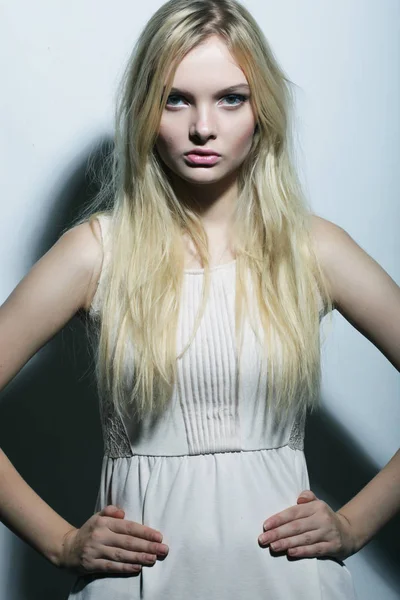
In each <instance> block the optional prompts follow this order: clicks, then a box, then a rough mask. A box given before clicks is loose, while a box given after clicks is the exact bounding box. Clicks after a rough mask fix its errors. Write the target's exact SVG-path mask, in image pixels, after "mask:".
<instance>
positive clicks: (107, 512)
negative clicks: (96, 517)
mask: <svg viewBox="0 0 400 600" xmlns="http://www.w3.org/2000/svg"><path fill="white" fill-rule="evenodd" d="M100 515H101V516H102V517H113V518H114V519H124V518H125V511H124V510H122V508H119V507H118V506H114V505H112V504H110V505H109V506H106V507H105V508H103V510H101V511H100Z"/></svg>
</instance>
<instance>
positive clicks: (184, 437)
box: [69, 217, 355, 600]
mask: <svg viewBox="0 0 400 600" xmlns="http://www.w3.org/2000/svg"><path fill="white" fill-rule="evenodd" d="M100 220H101V226H102V235H103V244H104V253H105V258H104V262H103V267H102V273H101V276H100V280H99V285H98V289H97V292H96V295H95V297H94V299H93V305H92V308H91V311H92V313H93V314H95V313H96V312H97V311H98V309H99V306H100V302H101V294H102V286H104V281H105V276H104V273H105V271H106V269H107V262H108V258H109V253H108V252H107V226H108V218H107V217H101V218H100ZM235 268H236V263H235V261H233V262H230V263H227V264H224V265H219V266H217V267H214V268H213V269H212V283H211V290H210V298H209V302H208V304H207V308H206V312H205V314H204V316H203V319H202V321H201V324H200V327H199V329H198V331H197V333H196V337H195V339H194V341H193V343H192V345H191V347H190V348H189V350H188V351H187V352H186V353H185V355H184V356H183V357H182V358H181V359H179V360H178V380H177V383H176V385H175V388H174V393H173V398H172V403H171V405H170V407H169V409H168V410H167V412H166V413H165V416H163V417H162V419H159V420H158V422H154V423H151V422H150V420H147V421H145V422H144V423H141V424H140V425H138V424H137V423H133V422H132V421H129V420H127V419H125V420H123V419H122V418H121V417H120V416H119V415H118V414H116V413H115V412H114V411H113V410H112V407H111V404H109V403H108V402H105V403H104V405H103V406H102V407H101V413H102V424H103V435H104V446H105V455H104V459H103V465H102V473H101V483H100V490H99V495H98V499H97V503H96V507H95V510H96V511H98V510H101V509H102V508H103V507H104V506H106V505H108V504H116V505H118V506H120V507H122V508H123V509H124V510H125V513H126V517H125V518H126V519H129V520H132V521H136V522H139V523H142V524H144V525H148V526H149V527H152V528H154V529H158V530H159V531H161V532H162V534H163V536H164V537H163V543H165V544H167V545H168V546H169V553H168V556H167V557H166V558H165V559H164V560H162V561H160V560H157V561H156V563H155V564H154V566H152V567H147V566H143V567H142V572H141V574H139V575H134V576H129V577H126V576H123V577H121V576H119V577H114V576H105V577H104V576H98V575H89V576H80V577H78V578H77V580H76V582H75V584H74V586H73V589H72V590H71V593H70V595H69V600H139V599H144V600H295V599H296V600H354V599H355V593H354V588H353V583H352V578H351V574H350V572H349V571H348V569H347V567H346V566H345V565H344V563H342V562H339V561H336V560H334V559H330V558H324V559H317V558H303V559H297V560H296V559H291V558H289V557H288V556H287V555H286V554H285V553H281V554H279V555H278V554H274V553H272V552H271V551H270V550H269V548H268V547H264V548H263V547H261V546H260V545H259V543H258V536H259V535H260V534H261V533H262V531H263V522H264V521H265V520H266V519H267V518H268V517H269V516H271V515H273V514H275V513H277V512H280V511H282V510H284V509H285V508H288V507H290V506H292V505H295V504H296V501H297V497H298V495H299V494H300V492H301V491H302V490H304V489H309V479H308V472H307V466H306V462H305V457H304V452H303V436H304V420H297V418H296V417H295V416H293V419H290V420H289V421H288V422H286V423H276V422H274V418H273V413H272V411H271V410H270V409H269V408H267V406H266V402H265V394H266V376H265V373H264V372H262V371H261V369H260V368H259V356H258V354H257V352H256V348H257V344H256V343H255V338H254V334H253V332H252V330H251V328H250V327H249V326H248V327H246V329H245V334H244V335H245V338H244V352H243V353H242V361H243V363H241V368H242V375H241V379H240V381H239V382H237V381H236V367H235V353H234V300H235V285H234V284H235ZM202 278H203V270H202V269H187V270H186V271H185V276H184V288H183V296H182V305H181V313H180V317H179V325H178V331H177V350H178V352H179V353H180V351H181V350H182V349H183V348H184V346H185V344H186V343H187V341H188V339H189V334H190V333H191V332H192V327H193V323H194V318H195V315H196V310H197V307H198V305H199V301H200V292H201V284H202ZM321 305H322V304H321ZM322 314H323V313H322V310H321V312H320V316H322Z"/></svg>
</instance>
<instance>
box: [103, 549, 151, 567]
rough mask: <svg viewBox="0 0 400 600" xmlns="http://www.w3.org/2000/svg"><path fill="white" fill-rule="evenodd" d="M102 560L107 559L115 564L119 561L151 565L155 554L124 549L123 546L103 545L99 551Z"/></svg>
mask: <svg viewBox="0 0 400 600" xmlns="http://www.w3.org/2000/svg"><path fill="white" fill-rule="evenodd" d="M101 558H102V560H109V561H112V562H113V563H115V564H119V563H130V564H139V565H145V566H146V567H152V566H153V565H154V564H155V562H156V560H157V556H156V555H155V554H149V553H147V552H140V551H138V552H130V551H129V550H124V549H123V548H120V547H119V546H118V547H112V546H105V547H103V548H102V553H101Z"/></svg>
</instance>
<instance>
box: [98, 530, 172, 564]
mask: <svg viewBox="0 0 400 600" xmlns="http://www.w3.org/2000/svg"><path fill="white" fill-rule="evenodd" d="M103 544H104V545H105V546H110V547H113V548H114V549H116V548H118V549H121V550H124V551H128V552H129V553H132V552H134V553H142V554H148V555H151V556H152V557H153V556H154V560H156V559H157V556H161V557H165V556H166V555H167V554H168V546H166V545H165V544H158V543H157V542H149V541H147V540H144V539H141V538H137V537H133V536H130V535H123V534H117V533H114V532H110V535H109V536H108V537H107V539H106V540H104V542H103ZM118 560H120V559H118ZM121 562H124V561H123V560H122V559H121ZM140 562H141V561H140Z"/></svg>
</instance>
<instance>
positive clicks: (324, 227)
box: [310, 214, 348, 301]
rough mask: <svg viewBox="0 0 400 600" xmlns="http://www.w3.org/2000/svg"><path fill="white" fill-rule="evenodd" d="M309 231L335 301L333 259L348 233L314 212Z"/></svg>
mask: <svg viewBox="0 0 400 600" xmlns="http://www.w3.org/2000/svg"><path fill="white" fill-rule="evenodd" d="M310 232H311V239H312V242H313V247H314V251H315V253H316V256H317V259H318V262H319V264H320V266H321V268H322V270H323V273H324V275H325V277H326V279H327V283H328V285H329V288H330V293H331V295H332V298H333V301H335V294H334V288H335V286H334V277H335V275H334V271H335V268H336V267H335V262H334V260H333V259H334V257H335V255H337V253H338V252H339V251H340V248H341V247H342V246H343V244H344V243H345V240H346V238H348V233H347V232H346V231H345V229H343V227H340V226H339V225H336V223H333V222H332V221H329V220H328V219H324V218H323V217H320V216H318V215H315V214H313V215H312V216H311V228H310Z"/></svg>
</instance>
